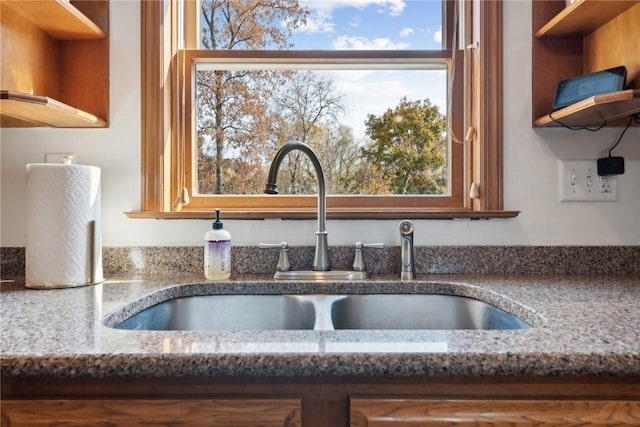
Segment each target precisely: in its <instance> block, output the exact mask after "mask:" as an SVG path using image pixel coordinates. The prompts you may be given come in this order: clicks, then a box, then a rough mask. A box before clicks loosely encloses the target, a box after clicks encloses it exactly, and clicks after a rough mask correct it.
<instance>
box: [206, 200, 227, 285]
mask: <svg viewBox="0 0 640 427" xmlns="http://www.w3.org/2000/svg"><path fill="white" fill-rule="evenodd" d="M222 226H223V224H222V221H220V209H216V220H215V221H214V222H213V224H212V229H211V230H209V231H207V233H206V234H205V235H204V277H206V278H207V280H224V279H228V278H229V276H231V234H230V233H229V232H228V231H227V230H224V229H223V228H222Z"/></svg>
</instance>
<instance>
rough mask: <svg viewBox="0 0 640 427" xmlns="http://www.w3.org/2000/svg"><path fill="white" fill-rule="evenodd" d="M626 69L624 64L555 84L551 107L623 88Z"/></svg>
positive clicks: (558, 106) (554, 107)
mask: <svg viewBox="0 0 640 427" xmlns="http://www.w3.org/2000/svg"><path fill="white" fill-rule="evenodd" d="M626 78H627V69H626V67H624V66H620V67H615V68H610V69H608V70H603V71H597V72H595V73H589V74H584V75H581V76H576V77H570V78H568V79H566V80H562V81H560V82H559V83H558V85H557V86H556V93H555V97H554V98H553V109H554V110H557V109H560V108H563V107H566V106H567V105H571V104H573V103H576V102H578V101H582V100H583V99H587V98H589V97H591V96H594V95H600V94H602V93H609V92H617V91H620V90H623V89H624V85H625V80H626Z"/></svg>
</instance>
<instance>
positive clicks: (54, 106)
mask: <svg viewBox="0 0 640 427" xmlns="http://www.w3.org/2000/svg"><path fill="white" fill-rule="evenodd" d="M0 47H1V51H2V62H1V64H0V127H33V126H50V127H73V128H87V127H107V126H108V118H109V0H72V1H69V0H0Z"/></svg>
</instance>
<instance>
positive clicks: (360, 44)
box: [333, 36, 409, 50]
mask: <svg viewBox="0 0 640 427" xmlns="http://www.w3.org/2000/svg"><path fill="white" fill-rule="evenodd" d="M408 47H409V43H394V42H392V41H391V40H389V39H387V38H376V39H368V38H366V37H354V36H340V37H338V38H336V39H335V40H334V41H333V48H334V49H336V50H392V49H407V48H408Z"/></svg>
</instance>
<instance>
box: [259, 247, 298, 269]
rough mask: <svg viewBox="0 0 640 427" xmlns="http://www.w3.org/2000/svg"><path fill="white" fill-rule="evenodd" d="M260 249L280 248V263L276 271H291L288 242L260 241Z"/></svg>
mask: <svg viewBox="0 0 640 427" xmlns="http://www.w3.org/2000/svg"><path fill="white" fill-rule="evenodd" d="M258 246H259V247H260V249H277V248H279V249H280V257H279V258H278V265H277V266H276V271H291V262H289V244H288V243H287V242H282V243H260V244H259V245H258Z"/></svg>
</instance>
